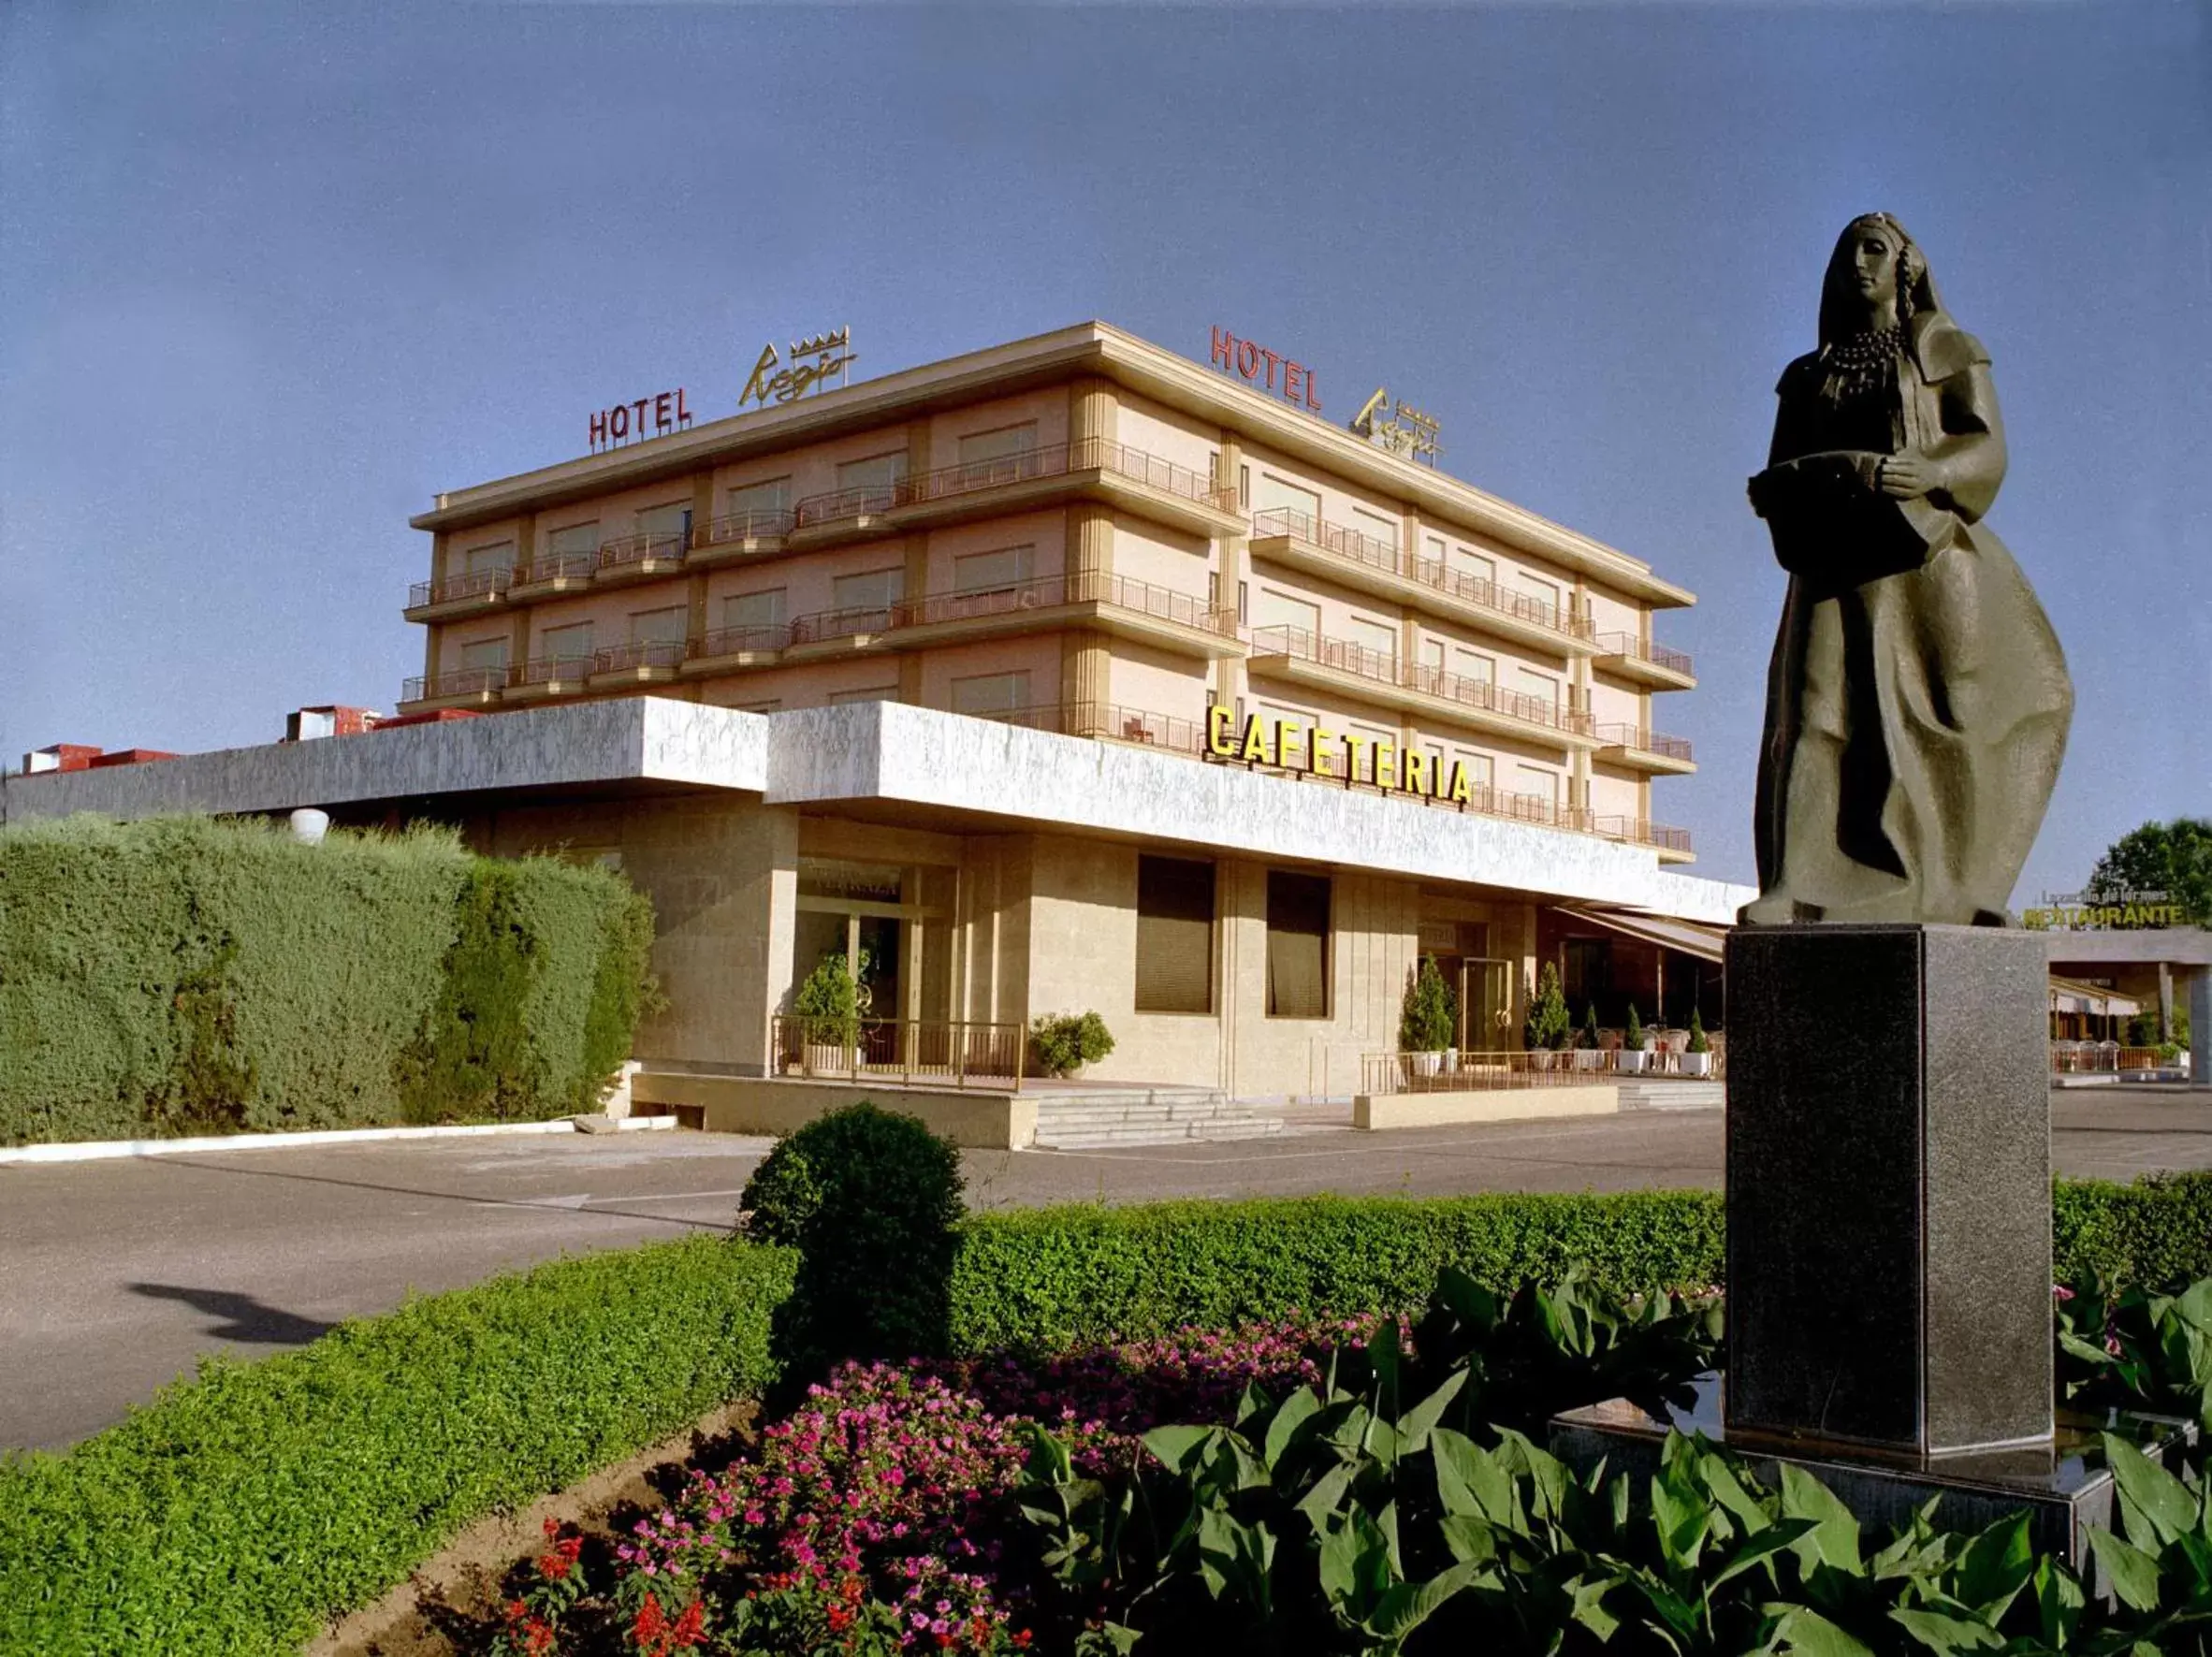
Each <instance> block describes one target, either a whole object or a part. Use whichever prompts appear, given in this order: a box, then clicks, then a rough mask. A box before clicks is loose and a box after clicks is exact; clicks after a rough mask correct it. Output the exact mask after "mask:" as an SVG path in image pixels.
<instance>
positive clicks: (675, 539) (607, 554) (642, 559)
mask: <svg viewBox="0 0 2212 1657" xmlns="http://www.w3.org/2000/svg"><path fill="white" fill-rule="evenodd" d="M683 556H684V537H683V535H682V534H681V533H677V534H671V533H669V532H668V531H659V532H657V533H653V534H647V535H624V536H622V537H621V538H620V539H618V540H615V541H603V542H601V543H600V544H599V567H600V568H601V569H603V570H619V569H622V568H624V567H626V566H628V565H630V564H646V563H662V562H665V563H675V562H677V561H678V560H681V559H682V557H683Z"/></svg>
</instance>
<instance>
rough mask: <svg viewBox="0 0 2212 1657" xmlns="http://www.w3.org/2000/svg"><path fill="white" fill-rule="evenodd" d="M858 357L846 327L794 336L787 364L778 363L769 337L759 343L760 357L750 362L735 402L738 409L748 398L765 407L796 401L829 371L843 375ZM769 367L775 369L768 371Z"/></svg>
mask: <svg viewBox="0 0 2212 1657" xmlns="http://www.w3.org/2000/svg"><path fill="white" fill-rule="evenodd" d="M801 357H812V358H813V361H811V362H802V361H800V358H801ZM858 360H859V357H858V356H856V355H855V354H854V352H853V350H852V330H851V328H849V327H844V328H837V329H836V330H835V331H833V332H831V333H826V334H817V335H815V336H814V337H813V338H812V339H810V340H794V341H793V342H792V347H791V359H790V362H789V365H788V366H782V364H783V359H782V358H780V357H779V356H777V355H776V344H775V342H774V341H770V342H768V343H767V344H765V345H764V346H762V347H761V355H760V359H759V360H758V361H757V362H755V363H754V364H753V365H752V377H751V378H750V379H749V380H747V381H746V382H745V389H744V390H743V391H741V392H739V393H738V394H737V406H738V407H739V408H741V409H742V408H743V407H745V405H746V404H747V403H749V402H757V403H759V404H760V405H761V407H763V408H766V407H767V406H768V405H769V404H770V403H772V402H773V403H787V402H796V401H797V400H799V399H800V398H802V397H804V396H806V395H807V393H808V392H809V391H811V390H813V389H814V388H815V387H816V386H817V385H821V384H822V382H823V381H824V380H826V379H828V378H829V377H830V376H831V375H832V374H838V375H844V374H845V373H846V371H847V370H849V369H850V368H851V365H852V364H853V363H855V362H857V361H858ZM771 369H773V370H775V372H773V373H771V372H769V371H770V370H771ZM840 384H842V381H840Z"/></svg>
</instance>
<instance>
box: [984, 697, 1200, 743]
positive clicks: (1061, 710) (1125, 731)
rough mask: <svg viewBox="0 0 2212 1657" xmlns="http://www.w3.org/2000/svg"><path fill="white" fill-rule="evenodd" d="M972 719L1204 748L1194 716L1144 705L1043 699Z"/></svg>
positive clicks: (1140, 741)
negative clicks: (1187, 716) (1035, 702)
mask: <svg viewBox="0 0 2212 1657" xmlns="http://www.w3.org/2000/svg"><path fill="white" fill-rule="evenodd" d="M967 717H968V718H969V719H989V720H991V721H992V722H993V723H994V724H1001V725H1020V726H1022V727H1024V728H1025V729H1026V730H1030V731H1051V732H1055V733H1056V734H1060V735H1062V736H1096V737H1103V738H1106V739H1107V740H1110V741H1113V742H1128V743H1137V744H1142V746H1144V747H1146V748H1160V749H1168V750H1169V751H1170V752H1172V753H1181V754H1193V755H1195V754H1201V753H1203V752H1204V751H1205V747H1206V731H1205V727H1204V726H1203V725H1202V724H1201V723H1200V722H1199V721H1198V720H1196V719H1179V718H1177V717H1176V716H1175V715H1173V714H1161V713H1153V712H1151V711H1149V710H1147V709H1144V708H1135V707H1122V706H1120V705H1116V704H1113V703H1106V702H1046V703H1037V704H1034V705H1030V706H1027V707H1011V708H1003V709H998V710H996V711H970V712H969V713H968V716H967Z"/></svg>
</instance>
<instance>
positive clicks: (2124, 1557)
mask: <svg viewBox="0 0 2212 1657" xmlns="http://www.w3.org/2000/svg"><path fill="white" fill-rule="evenodd" d="M2088 1537H2089V1551H2090V1552H2092V1553H2094V1554H2095V1555H2096V1556H2097V1563H2099V1564H2101V1565H2103V1567H2104V1574H2105V1575H2106V1576H2107V1577H2110V1578H2111V1579H2112V1591H2113V1592H2115V1593H2117V1595H2119V1597H2120V1600H2121V1603H2122V1604H2124V1605H2128V1606H2133V1607H2134V1608H2135V1609H2136V1610H2138V1611H2155V1610H2157V1609H2158V1604H2159V1563H2158V1561H2157V1560H2155V1559H2153V1558H2151V1557H2150V1555H2148V1554H2147V1553H2145V1552H2143V1551H2142V1550H2141V1549H2140V1548H2131V1547H2130V1546H2129V1545H2128V1544H2127V1543H2125V1542H2123V1541H2121V1540H2120V1539H2119V1538H2118V1537H2117V1536H2116V1535H2114V1534H2113V1533H2111V1532H2110V1531H2101V1530H2098V1529H2096V1528H2094V1527H2091V1528H2090V1530H2089V1533H2088Z"/></svg>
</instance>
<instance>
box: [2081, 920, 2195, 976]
mask: <svg viewBox="0 0 2212 1657" xmlns="http://www.w3.org/2000/svg"><path fill="white" fill-rule="evenodd" d="M2044 937H2045V941H2046V942H2047V943H2048V945H2049V948H2050V952H2049V954H2048V956H2047V957H2045V958H2046V959H2047V960H2049V962H2050V963H2051V969H2052V970H2053V971H2054V972H2058V971H2063V970H2065V969H2067V968H2071V967H2156V966H2158V965H2159V964H2160V963H2161V962H2163V963H2164V964H2165V965H2167V966H2170V967H2212V932H2207V931H2206V930H2205V928H2203V927H2201V926H2147V927H2144V928H2142V929H2141V930H2139V931H2112V932H2071V931H2064V930H2057V929H2054V930H2053V931H2050V932H2047V933H2045V935H2044Z"/></svg>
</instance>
